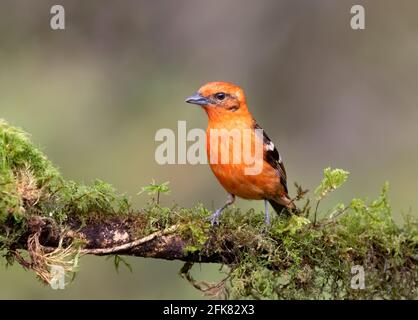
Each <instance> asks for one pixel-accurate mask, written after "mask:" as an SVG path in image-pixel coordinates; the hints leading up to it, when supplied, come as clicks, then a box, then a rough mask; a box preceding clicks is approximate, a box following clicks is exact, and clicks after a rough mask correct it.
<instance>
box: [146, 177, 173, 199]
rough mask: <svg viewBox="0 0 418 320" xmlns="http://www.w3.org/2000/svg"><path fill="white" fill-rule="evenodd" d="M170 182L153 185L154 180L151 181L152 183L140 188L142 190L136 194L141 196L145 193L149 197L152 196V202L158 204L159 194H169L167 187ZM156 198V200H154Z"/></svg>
mask: <svg viewBox="0 0 418 320" xmlns="http://www.w3.org/2000/svg"><path fill="white" fill-rule="evenodd" d="M169 183H170V182H168V181H167V182H163V183H161V184H158V183H155V181H154V180H152V182H151V183H150V184H149V185H147V186H145V187H142V190H141V191H140V192H138V194H142V193H144V192H147V194H148V195H149V196H152V197H153V198H152V199H153V201H156V203H157V204H159V203H160V194H169V193H170V188H169V187H168V184H169ZM155 197H156V199H155Z"/></svg>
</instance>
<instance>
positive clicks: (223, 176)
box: [206, 119, 284, 200]
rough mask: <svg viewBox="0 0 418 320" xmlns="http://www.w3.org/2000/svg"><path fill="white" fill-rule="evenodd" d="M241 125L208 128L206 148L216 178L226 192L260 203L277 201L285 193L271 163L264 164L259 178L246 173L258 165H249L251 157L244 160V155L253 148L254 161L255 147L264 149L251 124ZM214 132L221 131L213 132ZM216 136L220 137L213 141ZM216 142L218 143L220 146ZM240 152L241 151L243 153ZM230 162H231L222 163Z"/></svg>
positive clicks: (222, 125)
mask: <svg viewBox="0 0 418 320" xmlns="http://www.w3.org/2000/svg"><path fill="white" fill-rule="evenodd" d="M237 121H238V122H237ZM239 121H240V120H239V119H237V120H236V121H234V123H223V124H221V125H216V126H213V125H212V126H211V125H210V126H209V127H208V130H207V144H206V146H207V153H208V160H209V164H210V167H211V169H212V171H213V173H214V174H215V176H216V178H217V179H218V180H219V182H220V183H221V185H222V186H223V187H224V188H225V190H226V191H228V192H229V193H232V194H234V195H236V196H238V197H241V198H244V199H254V200H260V199H265V198H273V197H274V196H277V195H279V194H281V193H283V192H284V190H281V189H282V187H281V184H280V177H279V175H278V174H277V172H276V171H275V170H274V169H273V168H272V167H271V166H270V165H269V164H268V163H266V162H264V161H263V162H262V164H261V163H260V170H258V171H259V173H258V174H255V175H253V174H248V170H247V172H246V169H249V168H251V167H253V168H255V167H254V165H255V163H248V157H247V158H244V152H245V151H248V144H251V149H250V150H252V151H253V152H252V153H251V156H253V157H254V155H255V153H254V150H255V147H256V146H259V147H260V145H257V144H256V143H255V142H256V139H259V138H258V137H257V136H255V134H254V130H252V129H251V124H248V123H242V122H239ZM237 128H241V129H237ZM214 129H215V130H218V131H217V132H216V131H213V130H214ZM222 129H224V134H228V133H227V132H226V131H228V132H229V136H228V137H225V136H223V135H222V134H221V133H220V132H219V130H222ZM232 129H234V130H235V131H234V134H231V132H232V131H231V130H232ZM244 130H248V131H247V133H244ZM214 132H215V133H216V134H217V136H212V137H211V135H213V134H214ZM249 133H251V134H249ZM237 136H239V138H237ZM216 139H217V141H218V142H216ZM258 143H260V141H258ZM244 144H247V147H244ZM238 149H240V152H239V151H238ZM263 150H264V149H263ZM261 159H262V155H261ZM261 159H260V160H261ZM226 160H229V161H227V162H226V163H222V162H225V161H226ZM253 172H254V171H253Z"/></svg>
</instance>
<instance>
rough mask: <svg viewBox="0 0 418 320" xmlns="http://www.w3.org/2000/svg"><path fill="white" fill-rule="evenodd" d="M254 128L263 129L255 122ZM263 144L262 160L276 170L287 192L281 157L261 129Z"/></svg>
mask: <svg viewBox="0 0 418 320" xmlns="http://www.w3.org/2000/svg"><path fill="white" fill-rule="evenodd" d="M254 129H261V130H263V128H261V127H260V126H259V125H258V124H257V123H255V125H254ZM256 132H257V131H256ZM257 134H258V133H257ZM263 144H264V151H265V153H264V160H265V161H266V162H267V163H268V164H269V165H271V166H272V167H273V168H274V169H275V170H276V171H277V172H278V174H279V176H280V179H281V183H282V184H283V186H284V189H285V191H286V193H287V192H288V190H287V176H286V170H285V169H284V164H283V161H282V157H281V156H280V154H279V151H277V148H276V146H275V145H274V143H273V142H272V141H271V140H270V138H269V137H268V136H267V134H266V132H265V131H264V130H263Z"/></svg>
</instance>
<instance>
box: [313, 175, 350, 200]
mask: <svg viewBox="0 0 418 320" xmlns="http://www.w3.org/2000/svg"><path fill="white" fill-rule="evenodd" d="M348 175H349V172H347V171H344V170H342V169H331V168H326V169H324V178H323V179H322V181H321V184H320V185H319V186H318V187H317V188H316V189H315V195H316V197H317V200H321V199H323V198H324V197H325V196H326V195H328V193H330V192H332V191H334V190H336V189H337V188H339V187H341V186H342V184H343V183H344V182H345V181H347V178H348Z"/></svg>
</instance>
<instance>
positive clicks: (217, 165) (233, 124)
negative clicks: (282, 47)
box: [186, 82, 295, 224]
mask: <svg viewBox="0 0 418 320" xmlns="http://www.w3.org/2000/svg"><path fill="white" fill-rule="evenodd" d="M186 102H188V103H192V104H196V105H199V106H202V107H203V109H204V110H205V111H206V113H207V115H208V119H209V121H208V127H207V131H206V138H207V139H206V146H207V152H208V159H209V164H210V167H211V169H212V171H213V173H214V174H215V176H216V178H217V179H218V180H219V182H220V183H221V185H222V186H223V187H224V188H225V190H226V191H227V192H228V194H229V196H228V201H227V203H226V204H225V205H224V206H223V207H221V208H220V209H218V210H217V211H216V212H215V213H214V214H213V215H212V216H211V222H212V224H214V223H217V222H218V218H219V215H220V214H221V213H222V211H223V210H224V209H225V208H226V207H228V206H229V205H231V204H232V203H233V202H234V201H235V196H238V197H240V198H243V199H253V200H264V204H265V222H266V224H269V223H270V215H269V211H268V202H270V204H271V205H272V206H273V208H274V209H275V211H276V212H277V213H278V214H280V213H282V212H287V213H288V212H290V210H291V209H294V208H295V205H294V204H293V202H292V200H291V199H290V198H289V196H288V190H287V185H286V180H287V177H286V171H285V168H284V165H283V161H282V158H281V157H280V154H279V152H278V151H277V148H276V146H275V145H274V144H273V142H272V141H271V140H270V139H269V137H268V136H267V134H265V133H264V131H262V134H261V135H260V134H257V132H260V131H261V130H262V129H261V127H260V126H259V125H258V124H257V122H256V121H255V119H254V118H253V116H252V115H251V113H250V112H249V110H248V107H247V102H246V98H245V94H244V91H243V90H242V89H241V88H240V87H239V86H236V85H234V84H231V83H227V82H210V83H207V84H205V85H204V86H202V87H201V88H200V89H199V90H198V91H197V92H196V93H195V94H194V95H192V96H190V97H188V98H187V99H186ZM237 129H238V130H239V131H241V132H244V131H245V130H246V131H247V132H248V131H249V130H251V132H252V133H251V135H250V139H248V140H250V143H251V144H252V148H253V149H254V148H255V146H256V145H257V144H256V143H259V145H260V146H262V148H263V151H262V159H261V160H262V166H261V170H260V172H259V173H258V174H247V172H246V170H245V168H246V167H247V165H246V164H245V163H244V161H241V162H240V163H236V162H237V161H229V162H227V163H222V162H221V161H220V160H219V159H220V157H217V161H213V159H211V153H212V152H215V153H218V152H219V154H222V152H225V153H226V154H228V155H231V157H233V152H234V150H233V145H232V144H231V143H220V144H216V145H217V147H218V149H219V150H213V149H214V146H213V143H211V139H210V134H211V132H213V130H218V131H219V130H228V131H229V132H231V131H232V130H235V132H236V131H237ZM256 129H258V130H256ZM244 136H245V134H242V135H241V137H242V140H241V141H242V143H243V144H244V143H248V142H246V140H245V139H243V137H244ZM247 136H248V135H247ZM256 139H259V140H256ZM253 149H251V150H253ZM242 156H243V155H242ZM231 157H230V158H229V159H231ZM211 160H212V161H211ZM238 162H239V161H238Z"/></svg>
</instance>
